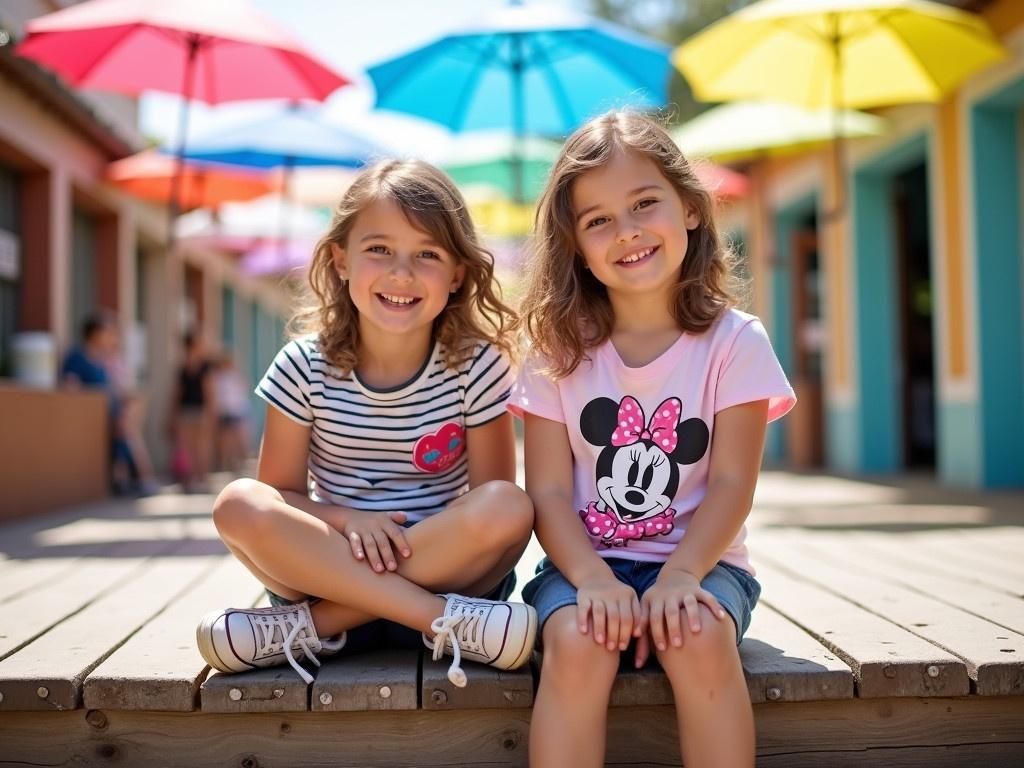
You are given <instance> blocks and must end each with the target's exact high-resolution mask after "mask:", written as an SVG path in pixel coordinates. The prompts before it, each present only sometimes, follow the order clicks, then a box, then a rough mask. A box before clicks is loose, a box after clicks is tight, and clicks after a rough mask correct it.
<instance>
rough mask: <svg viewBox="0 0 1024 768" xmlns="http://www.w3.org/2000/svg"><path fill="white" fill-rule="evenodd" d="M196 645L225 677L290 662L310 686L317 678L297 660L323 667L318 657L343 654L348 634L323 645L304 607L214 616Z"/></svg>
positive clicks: (198, 633)
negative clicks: (226, 673) (306, 660)
mask: <svg viewBox="0 0 1024 768" xmlns="http://www.w3.org/2000/svg"><path fill="white" fill-rule="evenodd" d="M196 644H197V645H198V646H199V653H200V654H202V656H203V659H205V660H206V663H207V664H209V665H210V666H211V667H213V668H214V669H216V670H219V671H221V672H244V671H245V670H247V669H255V668H257V667H273V666H276V665H278V664H283V663H284V662H285V661H287V662H288V663H289V664H291V665H292V668H293V669H294V670H295V671H296V672H298V673H299V676H300V677H302V679H303V680H305V681H306V684H307V685H308V684H309V683H312V682H313V676H312V675H310V674H309V673H308V672H306V670H304V669H303V668H302V667H301V666H299V662H298V659H301V658H303V657H306V658H308V659H310V660H311V661H312V662H313V663H314V664H316V665H317V666H318V667H319V666H320V661H319V660H318V659H317V657H316V654H321V655H326V654H332V653H337V652H338V651H340V650H341V648H342V646H344V645H345V634H344V633H342V634H341V635H337V636H335V637H332V638H328V639H324V640H321V639H320V638H319V637H317V636H316V632H315V631H314V628H313V616H312V614H310V612H309V603H308V602H302V603H296V604H294V605H283V606H280V607H275V608H248V609H242V608H228V609H227V610H225V611H213V612H211V613H208V614H206V616H204V617H203V620H202V621H200V622H199V626H198V627H197V628H196Z"/></svg>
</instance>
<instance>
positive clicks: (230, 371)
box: [213, 352, 250, 474]
mask: <svg viewBox="0 0 1024 768" xmlns="http://www.w3.org/2000/svg"><path fill="white" fill-rule="evenodd" d="M213 392H214V400H215V401H216V408H217V457H218V466H219V468H221V469H226V470H228V471H230V472H234V473H236V474H238V473H239V472H241V471H242V468H243V466H244V464H245V459H246V456H247V455H248V453H249V408H250V403H249V382H248V381H247V380H246V378H245V376H244V375H243V374H242V372H241V371H240V370H238V366H237V365H236V364H235V358H234V357H233V356H232V355H231V353H230V352H224V353H223V354H221V355H220V357H218V358H217V363H216V367H215V368H214V371H213Z"/></svg>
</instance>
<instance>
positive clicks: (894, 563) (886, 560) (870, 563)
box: [836, 533, 1024, 639]
mask: <svg viewBox="0 0 1024 768" xmlns="http://www.w3.org/2000/svg"><path fill="white" fill-rule="evenodd" d="M879 538H880V537H879V536H878V535H876V534H860V533H851V534H843V537H842V540H841V542H837V543H836V545H837V546H842V547H845V548H847V549H850V548H851V547H852V548H854V549H855V550H856V552H857V557H856V563H855V564H857V565H860V566H863V567H865V568H870V569H871V570H872V571H873V572H874V573H876V574H877V575H879V576H881V577H883V578H885V579H886V580H889V581H894V582H896V583H898V584H902V585H903V586H905V587H909V588H910V589H913V590H916V591H918V592H921V593H923V594H926V595H931V596H932V597H934V598H935V599H936V600H940V601H942V602H944V603H947V604H948V605H953V606H956V607H957V608H960V609H962V610H965V611H967V612H968V613H973V614H974V615H975V616H980V617H981V618H983V619H987V620H989V621H991V622H992V623H993V624H1000V625H1002V626H1004V627H1006V628H1007V629H1012V630H1013V631H1014V632H1018V633H1022V634H1024V598H1021V597H1017V596H1015V595H1011V594H1009V593H1008V592H1005V591H1002V590H997V589H995V588H993V587H989V586H987V585H985V584H979V583H977V582H972V581H967V580H966V579H962V578H958V577H956V576H951V575H949V574H948V573H943V572H941V571H939V570H938V569H936V570H931V569H928V568H924V567H921V566H919V565H917V564H914V563H910V562H908V561H907V559H905V558H901V559H899V560H897V559H895V558H893V557H892V555H891V553H888V552H887V550H886V549H885V547H884V546H878V545H879V544H880V543H883V542H879V541H878V539H879ZM1022 551H1024V550H1022ZM1003 639H1008V638H1003Z"/></svg>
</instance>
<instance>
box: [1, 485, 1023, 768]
mask: <svg viewBox="0 0 1024 768" xmlns="http://www.w3.org/2000/svg"><path fill="white" fill-rule="evenodd" d="M922 499H924V501H922ZM209 505H210V498H209V497H201V496H191V497H184V496H172V495H167V496H160V497H156V498H152V499H147V500H143V501H140V502H137V503H133V504H129V503H123V504H119V505H118V504H114V505H97V506H94V507H90V508H85V509H79V510H75V511H72V512H69V513H66V514H61V515H57V516H51V517H47V518H43V519H38V520H27V521H22V522H19V523H14V524H7V525H5V526H3V527H0V696H2V698H0V764H3V765H26V766H27V765H33V766H35V765H76V766H78V765H98V766H114V765H117V766H134V765H143V764H145V765H150V766H165V765H166V766H170V765H182V766H205V765H236V766H245V767H246V768H254V767H255V766H277V765H281V766H294V765H337V766H406V765H409V766H412V765H424V766H435V765H436V766H447V765H460V766H461V765H466V766H468V765H488V766H494V765H514V766H524V765H526V754H527V749H526V747H527V735H528V730H529V719H530V705H531V704H532V700H533V694H534V687H535V679H534V675H535V669H533V670H526V671H522V672H518V673H513V674H508V673H498V672H496V671H494V670H490V669H488V668H483V667H477V666H474V665H467V669H466V671H467V673H468V674H469V676H470V685H469V687H468V688H465V689H455V688H453V687H452V686H451V685H450V684H449V683H448V682H447V680H446V678H445V675H444V669H445V665H443V664H439V663H434V662H432V661H430V659H429V657H427V656H425V655H424V654H420V653H416V652H408V653H404V654H403V653H396V652H390V653H385V654H379V653H378V654H368V655H363V656H353V657H348V658H342V659H334V660H330V661H327V662H326V663H325V664H324V666H323V667H322V668H321V669H320V670H319V672H318V673H317V676H316V680H315V681H314V683H313V684H312V685H310V686H306V685H305V684H304V683H303V682H302V681H301V680H300V679H299V677H298V676H297V675H295V674H294V672H293V671H292V670H291V669H290V668H287V667H284V668H279V669H274V670H264V671H261V672H258V673H247V674H241V675H232V676H227V675H221V674H212V675H211V674H209V669H208V668H207V667H206V666H205V665H204V663H203V661H202V659H201V658H200V656H199V654H198V652H197V651H196V649H195V643H194V630H195V625H196V622H197V620H198V618H199V617H200V616H201V615H202V614H203V613H204V612H205V611H207V610H209V609H212V608H220V607H224V606H227V605H252V604H254V603H256V602H257V601H259V600H260V599H261V594H262V590H261V588H260V587H259V585H258V584H257V583H256V582H255V580H253V579H252V578H251V577H250V576H249V575H248V573H246V572H245V571H244V569H242V568H241V566H239V565H238V564H237V563H236V562H235V561H234V560H233V559H232V558H230V557H229V556H227V555H226V554H225V553H224V549H223V547H222V545H221V544H220V542H219V541H218V540H217V539H216V536H215V535H214V532H213V529H212V526H211V524H210V522H209V516H208V510H209ZM1018 515H1019V516H1020V517H1022V518H1024V496H1021V495H1019V494H1018V495H1016V496H1014V495H1005V496H999V497H976V496H966V495H963V496H962V497H958V496H957V495H956V494H952V495H951V494H948V493H946V492H942V491H941V489H935V488H932V487H931V486H928V485H927V484H925V485H923V486H922V487H920V488H917V489H915V488H913V487H912V488H909V489H908V488H906V487H890V486H884V485H881V484H872V483H865V482H858V481H847V480H839V479H835V478H831V479H829V478H812V477H800V476H790V475H771V474H769V475H766V476H765V478H764V480H763V482H762V486H761V490H760V491H759V496H758V502H757V508H756V510H755V513H754V516H753V517H752V528H753V531H752V536H751V538H752V540H753V541H754V542H755V543H756V549H755V562H756V564H757V566H758V576H759V578H760V580H761V582H762V585H763V587H764V591H763V595H762V602H761V604H760V606H759V607H758V609H757V611H756V612H755V618H754V622H753V626H752V627H751V630H750V632H749V633H748V636H747V639H746V640H745V641H744V643H743V645H742V646H741V655H742V659H743V665H744V669H745V671H746V676H747V683H748V687H749V690H750V697H751V701H753V702H754V704H755V716H756V720H757V727H758V765H762V766H819V765H820V766H829V768H837V767H838V766H867V765H879V766H883V765H884V766H897V765H906V766H925V765H927V766H935V765H956V766H984V768H992V767H994V766H1020V765H1024V566H1022V556H1021V553H1024V529H1022V528H1021V521H1020V520H1017V519H1016V518H1017V516H1018ZM525 570H528V564H524V571H525ZM670 703H671V695H670V691H669V689H668V686H667V684H666V682H665V680H664V678H663V676H662V675H660V674H659V673H658V672H656V671H653V670H645V671H643V672H640V673H637V672H633V671H628V672H624V673H623V674H622V675H620V678H619V680H618V681H617V683H616V687H615V690H614V693H613V700H612V707H613V708H612V711H611V714H610V718H609V731H610V738H609V748H608V764H609V765H658V766H664V765H673V764H678V761H679V757H678V746H677V741H676V735H675V725H674V716H673V712H672V709H671V706H670Z"/></svg>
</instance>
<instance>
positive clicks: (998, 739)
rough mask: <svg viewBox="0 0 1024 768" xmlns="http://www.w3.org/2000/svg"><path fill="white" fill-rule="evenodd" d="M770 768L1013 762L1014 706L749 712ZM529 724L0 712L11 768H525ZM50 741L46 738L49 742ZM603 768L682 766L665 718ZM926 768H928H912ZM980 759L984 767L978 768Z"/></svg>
mask: <svg viewBox="0 0 1024 768" xmlns="http://www.w3.org/2000/svg"><path fill="white" fill-rule="evenodd" d="M754 716H755V722H756V725H757V731H758V761H757V762H758V765H759V766H768V767H769V768H783V767H785V768H805V767H807V768H811V767H813V768H818V767H820V768H828V767H829V766H836V765H838V766H844V767H846V766H848V767H849V768H854V767H856V768H904V767H908V768H909V767H910V766H913V767H914V768H924V766H925V765H927V766H928V768H939V767H941V766H956V768H963V766H972V767H973V766H977V768H994V767H996V766H999V767H1000V768H1001V767H1002V766H1017V765H1021V764H1022V762H1024V736H1022V734H1021V729H1020V723H1021V722H1024V697H1007V698H1000V697H982V696H968V697H962V698H923V699H912V698H908V699H873V700H864V699H846V700H839V701H828V702H800V703H792V702H790V703H782V704H774V703H773V704H764V705H756V706H755V708H754ZM529 718H530V712H529V710H526V709H512V710H454V711H432V712H431V711H424V710H418V711H411V712H388V711H383V712H346V713H333V712H308V713H303V714H259V715H212V714H209V713H205V712H193V713H146V712H131V711H114V712H105V711H102V710H92V711H90V712H89V713H86V711H85V710H77V711H71V712H0V733H3V735H4V745H3V759H4V762H5V765H11V766H38V765H50V766H72V765H73V766H110V765H114V764H117V765H146V764H149V765H160V766H166V767H167V768H176V766H183V767H185V766H187V767H188V768H206V767H207V766H210V767H211V768H212V767H213V766H223V765H248V766H261V765H263V766H271V765H288V766H295V767H296V768H300V767H301V766H317V767H319V766H323V767H324V768H326V766H340V767H341V768H346V767H348V768H355V767H356V766H358V767H359V768H365V766H369V765H373V766H385V765H386V766H395V767H396V768H402V767H405V766H426V767H427V768H431V767H433V766H438V767H440V766H526V762H527V757H526V752H527V732H528V728H529ZM58 733H59V734H60V735H61V738H59V739H58V738H54V734H58ZM608 733H609V738H608V753H607V760H606V765H610V766H659V768H663V767H664V766H668V765H678V764H679V748H678V741H677V739H676V730H675V715H674V713H673V711H672V709H671V708H670V707H635V708H622V709H617V710H613V711H612V712H611V716H610V717H609V723H608ZM924 759H930V762H922V760H924ZM983 759H984V760H985V761H986V762H983Z"/></svg>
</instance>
